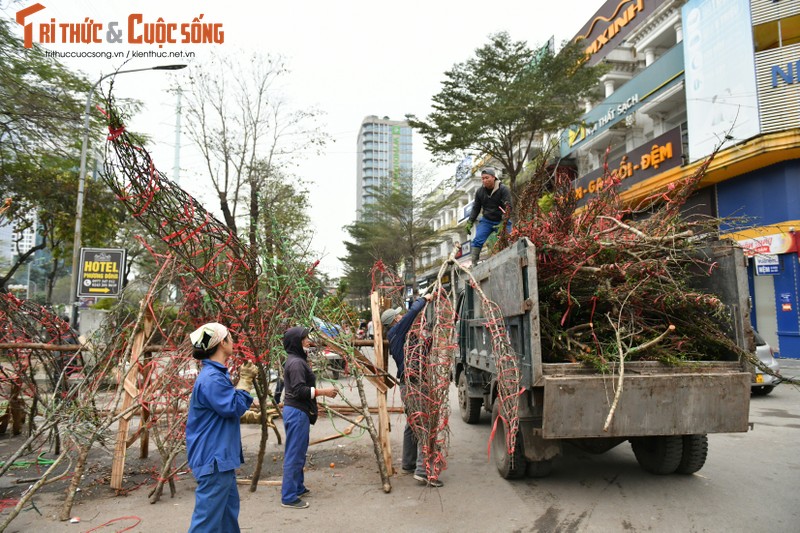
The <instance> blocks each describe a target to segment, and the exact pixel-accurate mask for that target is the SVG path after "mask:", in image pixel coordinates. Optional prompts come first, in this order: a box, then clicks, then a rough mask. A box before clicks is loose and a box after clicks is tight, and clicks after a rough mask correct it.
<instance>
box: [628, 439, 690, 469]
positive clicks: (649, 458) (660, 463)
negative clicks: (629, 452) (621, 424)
mask: <svg viewBox="0 0 800 533" xmlns="http://www.w3.org/2000/svg"><path fill="white" fill-rule="evenodd" d="M631 447H632V448H633V453H634V455H636V460H637V461H638V462H639V466H641V467H642V468H644V469H645V470H647V471H648V472H651V473H653V474H658V475H662V476H663V475H666V474H672V473H673V472H675V470H677V468H678V465H680V463H681V458H682V457H683V438H682V437H681V436H658V437H637V438H634V439H631Z"/></svg>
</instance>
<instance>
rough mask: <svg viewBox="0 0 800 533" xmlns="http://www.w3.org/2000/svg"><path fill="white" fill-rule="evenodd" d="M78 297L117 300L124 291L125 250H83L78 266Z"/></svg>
mask: <svg viewBox="0 0 800 533" xmlns="http://www.w3.org/2000/svg"><path fill="white" fill-rule="evenodd" d="M78 268H79V270H78V297H79V298H81V297H85V296H94V297H95V298H117V297H119V295H120V292H121V291H122V275H123V273H124V272H125V250H123V249H121V248H81V261H80V263H79V265H78Z"/></svg>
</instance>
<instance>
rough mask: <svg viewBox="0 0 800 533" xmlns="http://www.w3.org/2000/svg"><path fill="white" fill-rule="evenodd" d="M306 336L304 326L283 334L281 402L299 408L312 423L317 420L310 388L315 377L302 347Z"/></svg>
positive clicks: (315, 400)
mask: <svg viewBox="0 0 800 533" xmlns="http://www.w3.org/2000/svg"><path fill="white" fill-rule="evenodd" d="M306 337H308V330H307V329H306V328H301V327H294V328H289V329H288V330H287V331H286V333H284V334H283V348H284V349H285V350H286V364H284V365H283V381H284V389H283V391H284V392H283V394H284V396H283V404H284V405H289V406H291V407H294V408H295V409H300V410H301V411H303V412H304V413H306V414H307V415H308V419H309V421H310V422H311V423H312V424H313V423H314V422H316V421H317V399H316V398H312V397H311V388H312V387H316V385H317V378H316V376H314V373H313V372H312V371H311V367H310V366H309V365H308V354H306V351H305V350H304V349H303V339H304V338H306Z"/></svg>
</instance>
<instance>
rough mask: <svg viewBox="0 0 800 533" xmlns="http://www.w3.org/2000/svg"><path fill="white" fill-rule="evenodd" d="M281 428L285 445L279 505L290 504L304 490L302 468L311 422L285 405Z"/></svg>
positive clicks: (297, 411) (304, 464) (298, 410)
mask: <svg viewBox="0 0 800 533" xmlns="http://www.w3.org/2000/svg"><path fill="white" fill-rule="evenodd" d="M283 428H284V431H285V432H286V445H285V446H284V454H283V483H282V484H281V503H292V502H296V501H297V500H298V498H300V495H301V494H302V493H303V492H305V490H306V486H305V475H304V474H303V467H305V466H306V452H308V433H309V431H310V429H311V422H310V421H309V419H308V415H307V414H306V413H305V412H303V411H301V410H300V409H297V408H295V407H291V406H288V405H286V406H284V407H283Z"/></svg>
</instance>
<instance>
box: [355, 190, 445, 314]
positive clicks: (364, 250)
mask: <svg viewBox="0 0 800 533" xmlns="http://www.w3.org/2000/svg"><path fill="white" fill-rule="evenodd" d="M413 181H414V180H413V179H410V178H409V179H404V180H401V182H402V183H403V184H404V185H405V186H404V187H394V188H389V189H386V190H381V189H377V188H376V189H374V192H373V194H374V195H375V203H372V204H367V205H366V206H364V208H363V210H362V212H361V218H360V219H359V220H357V221H356V222H354V223H352V224H350V225H349V226H347V227H346V228H345V229H346V230H347V232H348V233H349V234H350V238H351V239H350V240H348V241H345V243H344V244H345V247H346V248H347V256H346V257H343V258H340V260H341V261H342V262H343V263H344V264H345V280H346V281H347V282H348V284H349V288H350V294H351V295H353V296H356V297H359V298H365V297H368V296H369V292H370V289H371V277H370V271H371V269H372V266H373V265H374V263H375V261H377V260H379V259H380V260H381V261H383V263H384V264H385V265H386V266H387V267H388V268H390V269H391V270H394V271H395V272H397V271H399V269H400V267H401V266H403V267H404V268H405V270H406V272H410V273H413V274H414V275H416V265H417V262H418V260H419V259H420V258H421V257H422V254H424V253H425V252H427V251H428V250H430V249H431V248H433V247H435V246H437V245H439V244H440V243H441V242H442V240H443V238H444V233H445V231H446V228H439V229H436V230H435V229H433V225H432V221H433V219H434V218H436V217H437V216H438V215H439V213H440V212H441V211H442V210H443V209H446V208H448V207H450V206H452V205H453V203H454V202H455V198H456V196H455V194H453V195H446V196H444V197H441V198H439V197H435V196H434V195H430V194H424V193H422V192H417V193H415V184H414V183H413ZM415 287H416V283H415Z"/></svg>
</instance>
